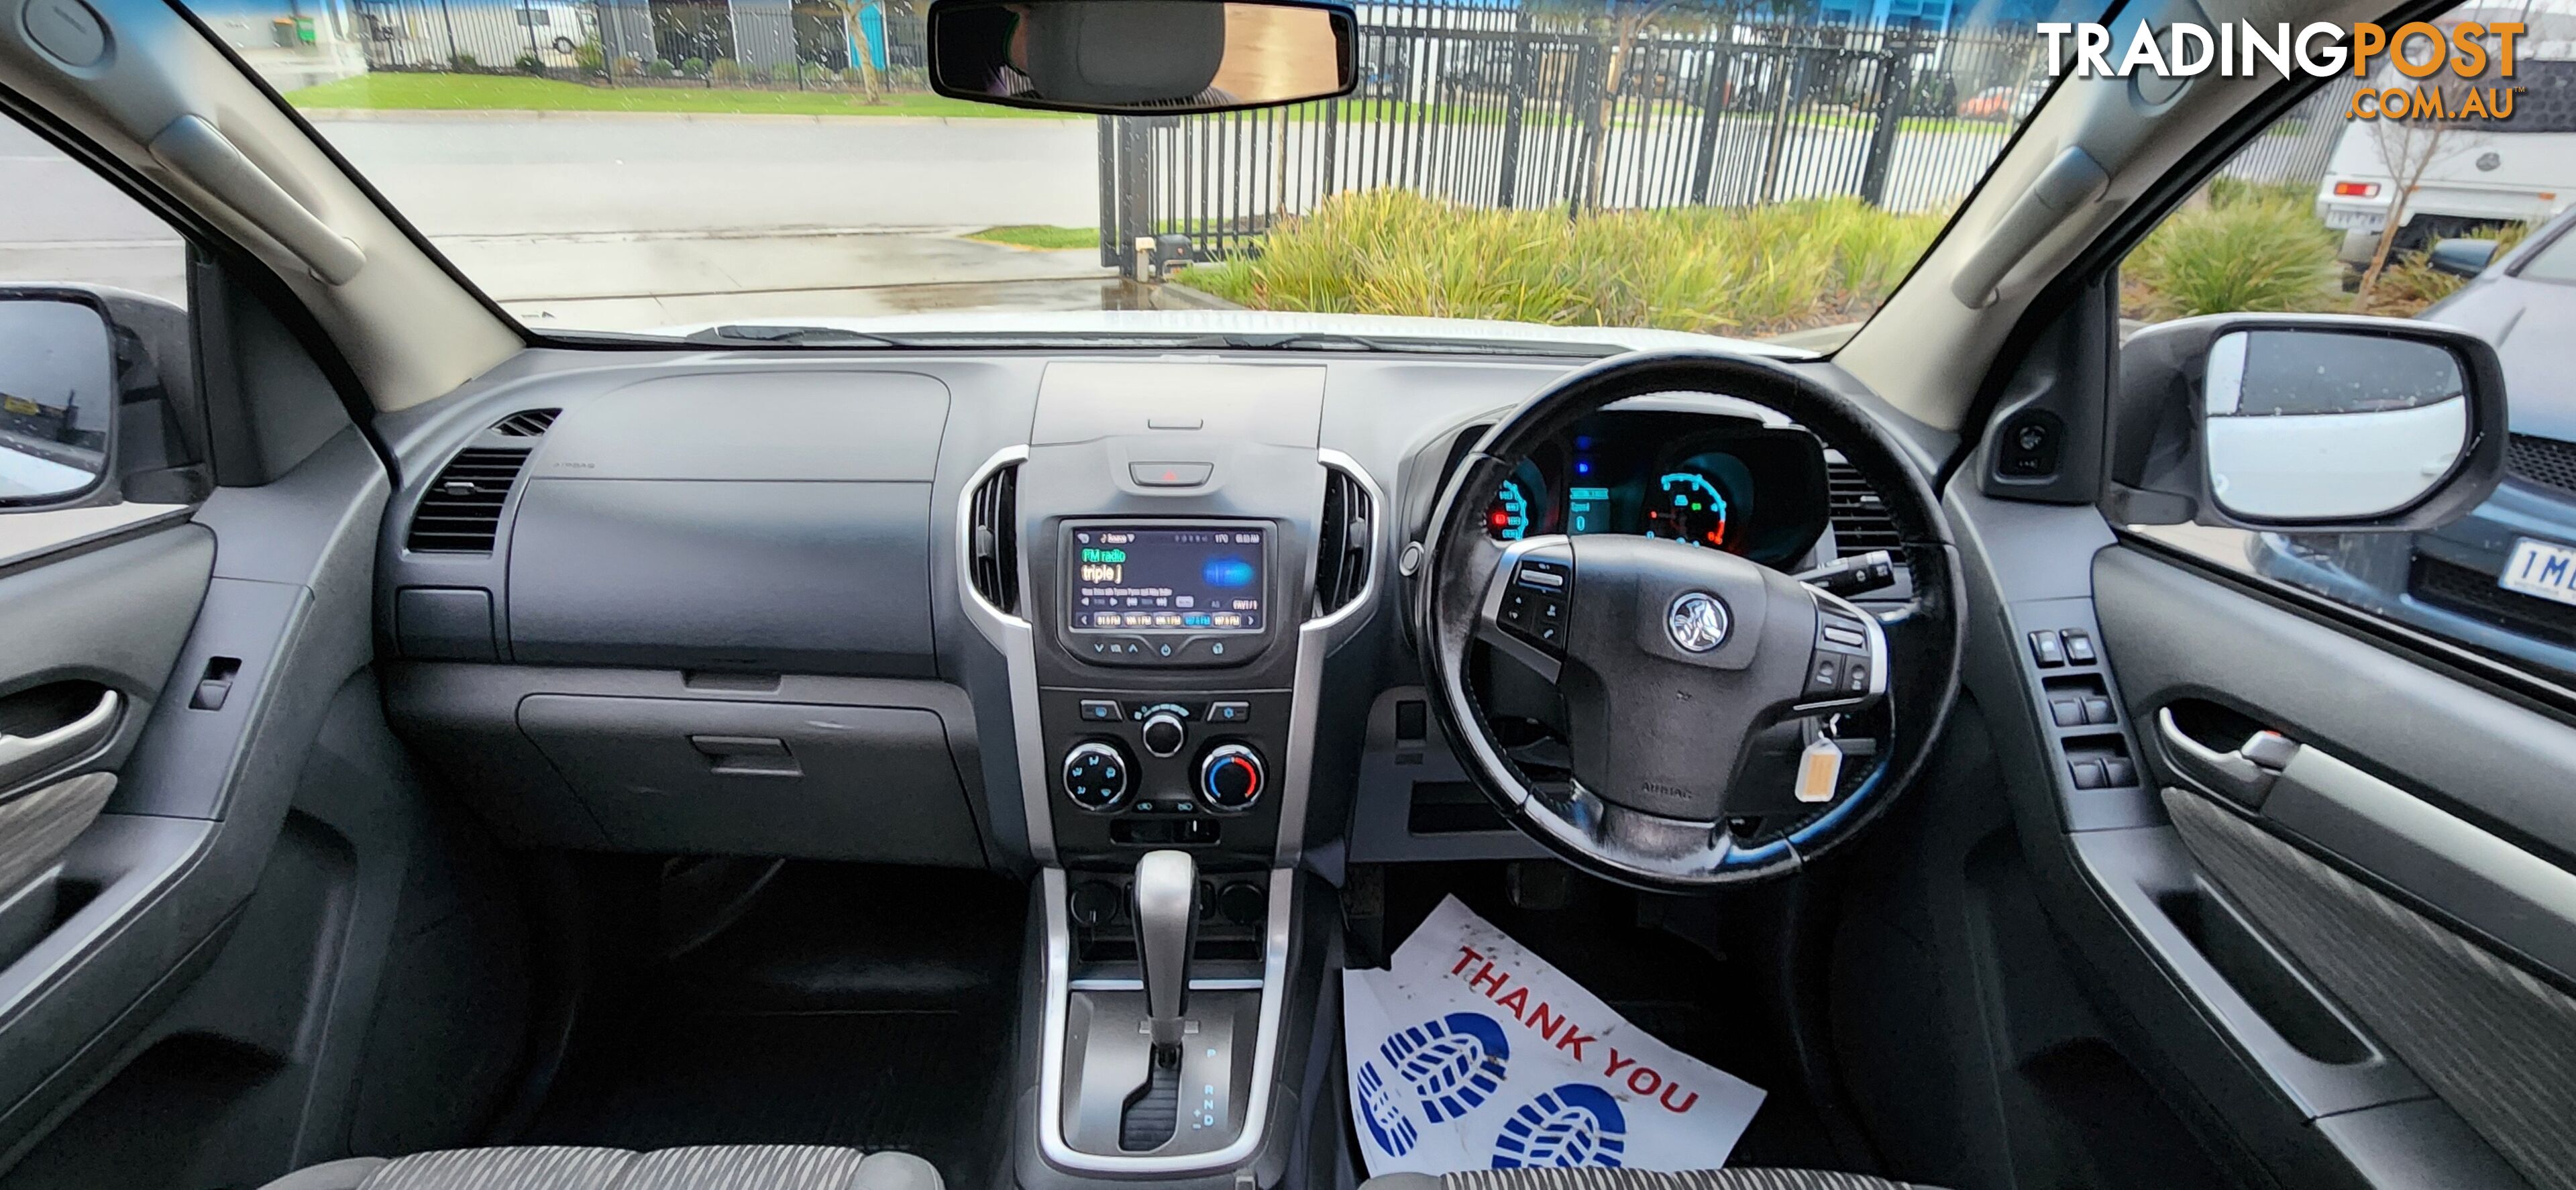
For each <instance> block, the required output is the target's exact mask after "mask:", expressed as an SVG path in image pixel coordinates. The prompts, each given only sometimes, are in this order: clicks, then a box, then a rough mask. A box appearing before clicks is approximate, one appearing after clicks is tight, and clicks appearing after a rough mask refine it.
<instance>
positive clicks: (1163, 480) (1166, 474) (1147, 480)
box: [1127, 463, 1216, 488]
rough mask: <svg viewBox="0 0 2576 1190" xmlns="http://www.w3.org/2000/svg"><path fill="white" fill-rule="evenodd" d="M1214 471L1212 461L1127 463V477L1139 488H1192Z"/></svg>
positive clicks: (1205, 479) (1204, 480)
mask: <svg viewBox="0 0 2576 1190" xmlns="http://www.w3.org/2000/svg"><path fill="white" fill-rule="evenodd" d="M1215 471H1216V464H1214V463H1129V464H1127V478H1128V479H1129V480H1131V481H1133V482H1134V483H1135V485H1136V486H1137V487H1140V488H1194V487H1197V486H1199V485H1200V484H1203V483H1206V482H1207V481H1208V477H1209V476H1210V475H1212V474H1214V473H1215Z"/></svg>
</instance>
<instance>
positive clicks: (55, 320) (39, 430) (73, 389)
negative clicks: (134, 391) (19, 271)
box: [0, 294, 118, 507]
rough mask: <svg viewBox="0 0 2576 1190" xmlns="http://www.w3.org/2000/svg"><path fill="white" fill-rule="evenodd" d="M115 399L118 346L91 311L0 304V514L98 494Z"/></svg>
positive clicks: (47, 303) (5, 300) (24, 302)
mask: <svg viewBox="0 0 2576 1190" xmlns="http://www.w3.org/2000/svg"><path fill="white" fill-rule="evenodd" d="M117 399H118V394H117V382H116V342H115V338H114V334H113V332H112V331H111V330H110V329H109V327H108V322H107V317H106V315H104V314H102V313H101V312H100V311H99V309H98V308H97V307H96V306H92V305H89V304H87V303H85V302H79V301H71V300H65V299H60V298H48V297H33V296H19V295H15V294H12V295H7V296H5V297H0V507H12V506H22V505H29V504H45V503H52V502H55V501H60V500H65V499H69V498H71V497H73V496H77V495H79V494H81V493H83V492H86V491H88V490H90V489H91V488H93V487H96V486H97V485H98V483H99V481H100V480H101V479H102V478H104V477H105V476H106V475H107V471H108V438H109V431H110V429H111V427H112V426H113V425H114V424H115V419H116V409H117Z"/></svg>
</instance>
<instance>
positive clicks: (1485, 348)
mask: <svg viewBox="0 0 2576 1190" xmlns="http://www.w3.org/2000/svg"><path fill="white" fill-rule="evenodd" d="M1225 342H1226V345H1227V346H1229V347H1254V348H1261V349H1264V350H1271V351H1355V352H1382V353H1387V354H1397V355H1572V356H1581V357H1583V358H1586V359H1597V358H1601V357H1604V356H1612V355H1617V354H1619V352H1620V351H1621V348H1617V347H1611V346H1606V345H1601V344H1594V343H1558V342H1550V341H1547V340H1544V339H1527V340H1524V339H1415V338H1385V337H1381V336H1377V335H1346V334H1337V333H1331V332H1324V331H1298V332H1294V333H1289V334H1277V335H1251V334H1241V333H1236V334H1229V335H1227V336H1225Z"/></svg>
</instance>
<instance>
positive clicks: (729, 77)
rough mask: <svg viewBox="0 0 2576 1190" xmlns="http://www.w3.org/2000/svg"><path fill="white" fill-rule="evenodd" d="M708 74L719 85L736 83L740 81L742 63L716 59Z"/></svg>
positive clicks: (727, 59)
mask: <svg viewBox="0 0 2576 1190" xmlns="http://www.w3.org/2000/svg"><path fill="white" fill-rule="evenodd" d="M708 73H709V74H711V75H713V76H714V78H715V80H716V81H717V82H719V83H738V82H741V81H742V63H740V62H736V61H734V60H733V59H731V58H718V59H716V60H715V64H714V65H713V66H711V67H709V69H708Z"/></svg>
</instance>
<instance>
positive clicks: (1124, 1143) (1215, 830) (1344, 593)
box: [958, 361, 1386, 1188]
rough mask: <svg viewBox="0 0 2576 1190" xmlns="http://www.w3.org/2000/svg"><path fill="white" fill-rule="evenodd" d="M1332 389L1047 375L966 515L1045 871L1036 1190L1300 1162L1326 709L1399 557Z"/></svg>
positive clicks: (1106, 364) (1115, 372)
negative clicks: (1338, 447) (1293, 1148)
mask: <svg viewBox="0 0 2576 1190" xmlns="http://www.w3.org/2000/svg"><path fill="white" fill-rule="evenodd" d="M1323 378H1324V369H1322V368H1320V367H1316V366H1311V365H1289V366H1279V365H1248V364H1227V363H1207V362H1195V361H1189V362H1175V361H1164V362H1125V361H1057V362H1055V363H1051V364H1050V365H1049V366H1048V369H1047V372H1046V376H1045V378H1044V380H1043V381H1042V382H1041V385H1040V390H1039V401H1038V406H1037V409H1036V411H1035V413H1034V416H1033V418H1032V424H1031V428H1030V434H1029V442H1028V445H1027V446H1026V447H1025V448H1020V447H1014V448H1011V449H1009V450H1006V451H1003V452H1001V453H1000V454H998V455H996V456H994V458H992V459H991V460H989V461H988V462H987V463H986V464H985V465H984V466H983V467H982V468H980V469H979V470H978V472H977V473H976V475H975V476H974V477H973V478H972V480H970V482H969V485H968V490H967V491H966V493H965V495H964V496H963V498H962V500H961V506H960V508H959V540H958V547H959V548H958V558H959V564H960V567H961V572H962V577H963V578H964V580H965V582H966V584H967V586H968V587H969V597H968V598H967V600H966V603H967V605H968V616H969V618H970V620H972V621H973V622H974V623H975V625H976V627H977V629H978V630H979V631H980V632H981V633H982V634H983V635H984V636H985V637H986V638H987V639H988V640H990V641H991V642H992V643H993V644H994V645H995V647H996V648H997V649H998V650H999V651H1000V652H1001V654H1002V656H1003V658H1004V661H1005V662H1006V664H1007V665H1008V667H1009V669H1010V677H1011V683H1010V686H1011V701H1012V708H1011V709H1012V716H1011V724H1012V731H1013V737H1014V747H1013V749H1012V753H1013V756H1014V758H1015V759H1016V761H1017V764H1016V766H1015V767H1016V770H1017V772H1016V780H1017V784H1018V789H1019V792H1020V800H1021V808H1022V810H1023V812H1024V815H1025V817H1024V822H1025V825H1026V827H1027V830H1028V835H1029V845H1030V851H1031V852H1032V854H1033V855H1034V856H1035V858H1036V859H1037V860H1038V862H1039V863H1040V864H1041V865H1042V867H1041V871H1040V874H1039V880H1038V888H1037V891H1036V898H1035V906H1034V912H1035V913H1036V915H1037V918H1038V920H1037V923H1036V924H1037V927H1038V928H1037V929H1035V930H1033V931H1032V933H1033V936H1034V937H1035V938H1036V940H1037V941H1036V945H1037V946H1038V947H1039V948H1040V953H1039V954H1038V955H1036V956H1035V958H1036V959H1037V961H1038V963H1039V964H1040V966H1041V968H1042V969H1043V970H1044V972H1045V980H1044V982H1043V986H1042V987H1040V988H1038V989H1036V994H1037V996H1038V997H1039V1000H1038V1002H1037V1003H1036V1004H1035V1005H1034V1006H1033V1008H1034V1012H1033V1014H1032V1015H1033V1017H1034V1018H1035V1020H1036V1023H1037V1025H1038V1028H1037V1030H1036V1033H1037V1037H1036V1044H1035V1045H1034V1046H1033V1047H1032V1052H1031V1053H1029V1054H1028V1055H1027V1058H1028V1060H1029V1062H1030V1064H1031V1066H1032V1067H1033V1074H1034V1086H1033V1087H1032V1089H1031V1091H1030V1093H1029V1095H1028V1096H1027V1098H1026V1100H1025V1101H1024V1103H1023V1106H1022V1112H1021V1116H1020V1120H1021V1129H1022V1135H1021V1137H1020V1142H1021V1143H1020V1144H1019V1145H1017V1146H1015V1147H1016V1150H1017V1152H1018V1154H1019V1174H1020V1179H1019V1180H1020V1183H1021V1185H1022V1186H1024V1187H1032V1188H1034V1187H1038V1186H1043V1185H1052V1184H1065V1185H1072V1184H1079V1183H1081V1182H1084V1181H1087V1180H1097V1179H1118V1178H1129V1177H1152V1178H1156V1179H1158V1180H1172V1181H1175V1182H1177V1183H1178V1184H1180V1185H1184V1186H1188V1185H1192V1184H1193V1183H1199V1182H1203V1183H1204V1184H1205V1185H1207V1186H1209V1187H1216V1186H1224V1187H1233V1186H1237V1185H1240V1184H1242V1183H1241V1182H1240V1179H1241V1178H1242V1177H1243V1176H1245V1175H1247V1174H1249V1175H1250V1176H1251V1177H1252V1180H1253V1183H1254V1184H1258V1185H1268V1184H1270V1183H1271V1182H1272V1181H1275V1179H1276V1176H1277V1172H1278V1170H1279V1169H1280V1168H1281V1167H1282V1165H1283V1163H1284V1160H1285V1157H1284V1154H1285V1152H1286V1148H1287V1146H1288V1145H1289V1144H1290V1143H1291V1142H1292V1140H1293V1132H1294V1130H1293V1128H1291V1127H1289V1126H1288V1124H1287V1121H1290V1120H1293V1119H1294V1117H1295V1112H1294V1103H1295V1099H1296V1086H1297V1083H1298V1082H1299V1081H1300V1079H1301V1078H1302V1070H1303V1067H1304V1064H1305V1063H1304V1057H1305V1054H1306V1052H1307V1050H1308V1048H1309V1047H1308V1046H1307V1035H1308V1033H1309V1031H1310V1030H1311V1028H1312V1025H1311V1021H1312V1020H1313V1015H1314V1014H1313V1008H1312V1004H1313V1001H1314V997H1315V996H1316V995H1317V994H1318V989H1319V988H1320V987H1321V985H1322V983H1323V969H1324V967H1325V965H1326V964H1325V962H1324V955H1323V954H1321V953H1320V952H1321V951H1323V950H1324V949H1325V947H1324V946H1322V945H1316V944H1312V943H1308V942H1304V941H1301V939H1304V938H1306V936H1307V934H1308V932H1309V931H1308V929H1307V927H1308V926H1309V925H1310V924H1311V923H1309V922H1307V921H1305V920H1304V919H1303V917H1302V916H1301V913H1300V906H1299V903H1298V902H1299V899H1300V896H1301V893H1300V891H1299V880H1298V877H1297V875H1296V870H1297V867H1298V864H1299V860H1300V856H1301V851H1302V848H1303V846H1304V839H1305V826H1306V819H1305V814H1306V806H1307V793H1308V788H1307V787H1308V783H1309V781H1310V770H1311V767H1312V759H1313V744H1314V719H1315V716H1316V715H1317V713H1318V707H1317V701H1318V695H1317V690H1318V688H1319V687H1320V684H1321V676H1322V672H1323V663H1324V658H1325V656H1326V655H1327V654H1328V653H1329V652H1330V651H1331V650H1332V648H1333V647H1334V646H1335V645H1337V644H1339V643H1340V642H1341V641H1343V640H1345V639H1348V638H1349V636H1350V635H1351V630H1352V628H1353V627H1354V626H1355V625H1356V624H1357V623H1358V622H1359V621H1360V620H1361V619H1362V618H1364V617H1365V615H1366V613H1367V611H1368V609H1369V608H1370V606H1371V603H1372V601H1373V596H1374V595H1375V592H1376V590H1377V585H1378V584H1377V571H1378V569H1379V567H1378V566H1377V565H1376V563H1377V560H1378V558H1379V556H1380V555H1381V554H1382V553H1383V552H1384V550H1385V548H1386V543H1385V542H1384V541H1383V540H1382V539H1381V535H1380V533H1379V531H1378V526H1379V525H1380V523H1381V518H1380V517H1379V515H1378V513H1379V511H1380V510H1381V509H1383V507H1384V504H1383V500H1382V498H1381V497H1380V496H1379V494H1378V489H1377V487H1376V485H1375V484H1374V482H1373V481H1372V480H1371V479H1370V478H1369V477H1368V476H1367V474H1366V473H1365V472H1364V471H1362V470H1361V469H1360V468H1359V467H1358V466H1357V464H1355V463H1353V462H1352V461H1351V460H1349V459H1347V458H1344V457H1341V456H1339V455H1337V454H1335V453H1334V452H1331V451H1325V450H1319V449H1318V445H1317V439H1318V431H1319V426H1320V421H1321V415H1322V408H1323V400H1322V397H1323ZM1316 895H1318V896H1328V895H1329V894H1328V893H1318V894H1316ZM1292 1002H1294V1003H1297V1004H1299V1005H1303V1006H1304V1007H1303V1011H1302V1012H1300V1013H1297V1014H1291V1013H1290V1011H1289V1009H1290V1006H1291V1003H1292ZM1291 1021H1294V1022H1297V1023H1295V1024H1294V1025H1293V1026H1292V1025H1291V1024H1290V1023H1289V1022H1291Z"/></svg>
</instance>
